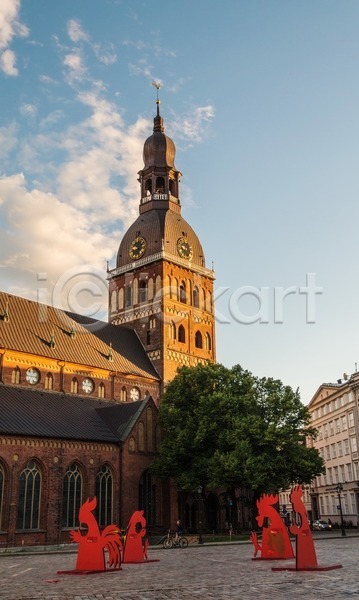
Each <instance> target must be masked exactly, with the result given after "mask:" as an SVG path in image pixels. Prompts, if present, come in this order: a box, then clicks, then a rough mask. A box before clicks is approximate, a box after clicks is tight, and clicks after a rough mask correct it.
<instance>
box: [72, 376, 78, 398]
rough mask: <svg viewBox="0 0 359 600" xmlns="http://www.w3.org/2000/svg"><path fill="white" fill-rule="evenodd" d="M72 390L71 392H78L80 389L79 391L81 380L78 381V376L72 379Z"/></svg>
mask: <svg viewBox="0 0 359 600" xmlns="http://www.w3.org/2000/svg"><path fill="white" fill-rule="evenodd" d="M70 391H71V394H78V391H79V382H78V381H77V379H76V377H74V378H73V379H72V380H71V387H70Z"/></svg>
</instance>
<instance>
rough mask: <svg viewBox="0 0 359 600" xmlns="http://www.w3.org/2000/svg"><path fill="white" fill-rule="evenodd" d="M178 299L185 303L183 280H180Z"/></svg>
mask: <svg viewBox="0 0 359 600" xmlns="http://www.w3.org/2000/svg"><path fill="white" fill-rule="evenodd" d="M179 301H180V302H184V303H185V304H186V301H187V300H186V284H185V282H184V281H181V284H180V286H179Z"/></svg>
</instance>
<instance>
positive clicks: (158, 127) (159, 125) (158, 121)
mask: <svg viewBox="0 0 359 600" xmlns="http://www.w3.org/2000/svg"><path fill="white" fill-rule="evenodd" d="M152 85H153V86H154V87H155V88H156V90H157V99H156V105H157V114H156V116H155V118H154V119H153V131H162V132H163V131H164V129H165V128H164V126H163V119H162V117H161V116H160V104H161V101H160V98H159V89H160V87H161V84H160V83H159V82H156V81H152Z"/></svg>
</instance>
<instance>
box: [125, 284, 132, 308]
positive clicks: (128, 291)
mask: <svg viewBox="0 0 359 600" xmlns="http://www.w3.org/2000/svg"><path fill="white" fill-rule="evenodd" d="M131 304H132V288H131V286H130V285H126V287H125V307H128V306H131Z"/></svg>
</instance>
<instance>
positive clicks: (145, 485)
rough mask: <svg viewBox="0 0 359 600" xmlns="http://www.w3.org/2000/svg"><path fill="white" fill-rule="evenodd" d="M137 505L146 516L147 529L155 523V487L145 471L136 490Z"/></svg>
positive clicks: (152, 479)
mask: <svg viewBox="0 0 359 600" xmlns="http://www.w3.org/2000/svg"><path fill="white" fill-rule="evenodd" d="M138 505H139V508H140V510H143V511H144V512H145V515H146V520H147V527H151V526H153V525H155V524H156V523H157V486H156V482H155V480H154V478H153V476H152V475H151V473H150V472H149V471H145V472H144V473H143V474H142V477H141V479H140V484H139V489H138Z"/></svg>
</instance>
